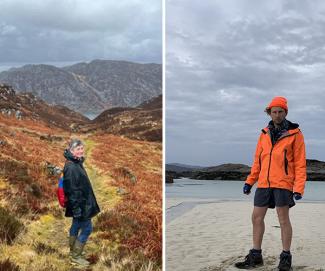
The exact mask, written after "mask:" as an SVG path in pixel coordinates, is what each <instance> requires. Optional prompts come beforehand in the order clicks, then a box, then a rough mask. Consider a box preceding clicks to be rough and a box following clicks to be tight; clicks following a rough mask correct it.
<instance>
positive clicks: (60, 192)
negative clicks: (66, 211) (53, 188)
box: [57, 173, 68, 208]
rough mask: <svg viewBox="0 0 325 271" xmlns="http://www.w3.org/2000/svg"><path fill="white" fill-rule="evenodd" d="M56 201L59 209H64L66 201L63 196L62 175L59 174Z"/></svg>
mask: <svg viewBox="0 0 325 271" xmlns="http://www.w3.org/2000/svg"><path fill="white" fill-rule="evenodd" d="M57 196H58V201H59V204H60V206H61V207H63V208H65V207H66V203H67V201H68V199H67V198H66V197H65V195H64V189H63V173H61V175H60V178H59V180H58V190H57Z"/></svg>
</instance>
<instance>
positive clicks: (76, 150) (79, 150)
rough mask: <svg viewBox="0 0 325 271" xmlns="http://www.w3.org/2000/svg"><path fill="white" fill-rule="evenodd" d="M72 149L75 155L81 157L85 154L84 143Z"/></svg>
mask: <svg viewBox="0 0 325 271" xmlns="http://www.w3.org/2000/svg"><path fill="white" fill-rule="evenodd" d="M70 151H71V153H72V154H73V156H75V157H77V158H81V157H83V156H84V146H82V145H81V146H78V147H75V148H74V149H72V150H70Z"/></svg>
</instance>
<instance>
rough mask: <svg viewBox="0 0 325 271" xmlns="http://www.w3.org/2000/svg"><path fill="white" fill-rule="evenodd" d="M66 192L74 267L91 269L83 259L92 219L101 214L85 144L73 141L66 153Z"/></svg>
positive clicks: (66, 214)
mask: <svg viewBox="0 0 325 271" xmlns="http://www.w3.org/2000/svg"><path fill="white" fill-rule="evenodd" d="M64 157H65V158H66V163H65V165H64V169H63V178H64V182H63V188H64V194H65V197H66V198H67V200H68V201H67V204H66V211H65V216H66V217H72V225H71V228H70V235H69V245H70V255H71V257H72V258H71V261H72V263H76V264H79V265H81V266H88V265H89V262H88V261H87V260H86V259H84V258H83V257H82V252H83V249H84V246H85V244H86V242H87V240H88V237H89V235H90V234H91V232H92V222H91V218H92V217H94V216H95V215H97V214H98V213H99V212H100V209H99V206H98V204H97V201H96V197H95V195H94V192H93V189H92V186H91V183H90V180H89V178H88V175H87V173H86V170H85V169H84V167H83V162H84V160H85V159H84V144H83V143H82V142H81V141H80V140H79V139H72V140H71V142H70V144H69V147H68V149H66V150H65V151H64Z"/></svg>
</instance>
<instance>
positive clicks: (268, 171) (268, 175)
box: [267, 133, 296, 188]
mask: <svg viewBox="0 0 325 271" xmlns="http://www.w3.org/2000/svg"><path fill="white" fill-rule="evenodd" d="M295 134H296V133H294V134H291V135H286V136H284V137H281V138H280V139H279V140H278V141H277V142H275V144H274V145H273V144H272V141H271V144H272V148H271V151H270V161H269V168H268V170H267V182H268V183H269V188H270V187H271V182H270V178H269V177H270V168H271V158H272V151H273V148H274V146H275V145H276V144H277V143H278V142H279V141H280V140H282V139H283V138H286V137H289V136H293V135H295ZM270 140H271V139H270Z"/></svg>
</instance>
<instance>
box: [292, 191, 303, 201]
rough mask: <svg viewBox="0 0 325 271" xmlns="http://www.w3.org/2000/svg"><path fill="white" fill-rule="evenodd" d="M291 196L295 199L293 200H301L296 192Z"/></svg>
mask: <svg viewBox="0 0 325 271" xmlns="http://www.w3.org/2000/svg"><path fill="white" fill-rule="evenodd" d="M293 196H294V197H295V200H300V199H302V196H301V194H300V193H298V192H294V193H293Z"/></svg>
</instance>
